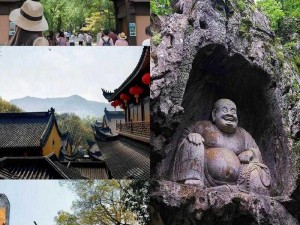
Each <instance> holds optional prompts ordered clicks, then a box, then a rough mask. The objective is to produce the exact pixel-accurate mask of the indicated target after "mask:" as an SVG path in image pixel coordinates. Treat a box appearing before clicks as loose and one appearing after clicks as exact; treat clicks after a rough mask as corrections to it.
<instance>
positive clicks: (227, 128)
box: [212, 99, 238, 134]
mask: <svg viewBox="0 0 300 225" xmlns="http://www.w3.org/2000/svg"><path fill="white" fill-rule="evenodd" d="M212 119H213V122H214V123H215V124H216V126H217V127H218V129H219V130H221V131H223V132H224V133H228V134H232V133H234V132H235V131H236V128H237V125H238V118H237V114H236V105H235V104H234V103H233V102H232V101H230V100H229V99H220V100H218V101H217V102H216V103H215V105H214V109H213V111H212Z"/></svg>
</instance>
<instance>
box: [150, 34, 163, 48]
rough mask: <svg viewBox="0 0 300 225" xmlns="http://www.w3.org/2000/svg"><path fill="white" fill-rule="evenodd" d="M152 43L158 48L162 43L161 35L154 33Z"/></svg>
mask: <svg viewBox="0 0 300 225" xmlns="http://www.w3.org/2000/svg"><path fill="white" fill-rule="evenodd" d="M151 41H152V44H153V45H155V46H158V45H159V44H160V42H161V34H160V33H158V32H156V31H154V32H153V36H152V38H151Z"/></svg>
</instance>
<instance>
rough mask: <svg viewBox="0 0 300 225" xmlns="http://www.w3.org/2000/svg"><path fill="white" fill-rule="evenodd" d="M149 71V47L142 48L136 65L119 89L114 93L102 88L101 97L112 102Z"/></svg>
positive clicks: (137, 82)
mask: <svg viewBox="0 0 300 225" xmlns="http://www.w3.org/2000/svg"><path fill="white" fill-rule="evenodd" d="M149 70H150V47H149V46H144V47H143V52H142V55H141V57H140V59H139V62H138V63H137V65H136V67H135V69H134V70H133V71H132V73H131V74H130V75H129V76H128V78H127V79H126V80H125V81H124V82H123V83H122V84H121V86H120V87H118V88H117V89H115V90H114V92H111V91H107V90H105V89H103V88H102V92H103V96H104V97H105V98H106V99H107V100H108V101H109V102H111V101H113V100H114V98H117V97H118V95H119V94H121V93H122V92H123V91H125V89H129V87H130V85H133V84H139V83H141V77H142V75H143V73H144V72H149Z"/></svg>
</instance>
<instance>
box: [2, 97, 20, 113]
mask: <svg viewBox="0 0 300 225" xmlns="http://www.w3.org/2000/svg"><path fill="white" fill-rule="evenodd" d="M22 111H23V110H22V109H20V108H19V107H17V106H15V105H14V104H11V103H9V102H7V101H5V100H4V99H2V98H1V97H0V112H2V113H8V112H10V113H14V112H22Z"/></svg>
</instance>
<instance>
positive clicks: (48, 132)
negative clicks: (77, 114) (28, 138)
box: [40, 113, 61, 147]
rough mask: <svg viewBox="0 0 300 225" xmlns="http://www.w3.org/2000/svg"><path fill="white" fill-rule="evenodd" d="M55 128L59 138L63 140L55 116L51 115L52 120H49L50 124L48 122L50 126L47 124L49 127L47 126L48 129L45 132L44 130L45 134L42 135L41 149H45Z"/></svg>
mask: <svg viewBox="0 0 300 225" xmlns="http://www.w3.org/2000/svg"><path fill="white" fill-rule="evenodd" d="M53 126H56V129H57V133H58V136H59V138H60V139H61V132H60V130H59V128H58V125H57V121H56V118H55V115H54V113H51V115H50V118H49V122H48V124H47V126H46V128H45V130H44V132H43V134H42V137H41V139H40V143H41V147H44V146H45V144H46V143H47V140H48V138H49V136H50V134H51V131H52V129H53Z"/></svg>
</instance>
